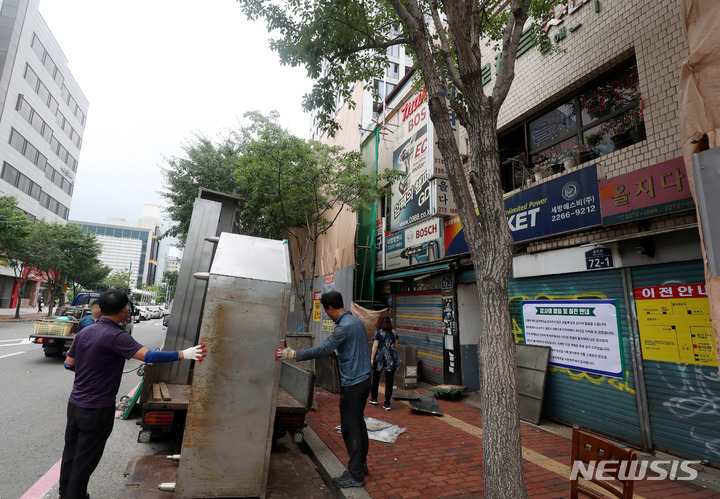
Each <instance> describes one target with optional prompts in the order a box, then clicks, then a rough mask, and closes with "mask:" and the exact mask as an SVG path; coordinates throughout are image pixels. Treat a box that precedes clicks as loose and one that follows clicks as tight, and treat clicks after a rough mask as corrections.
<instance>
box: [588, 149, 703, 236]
mask: <svg viewBox="0 0 720 499" xmlns="http://www.w3.org/2000/svg"><path fill="white" fill-rule="evenodd" d="M600 201H601V204H602V215H603V225H612V224H618V223H624V222H630V221H632V220H639V219H642V218H648V217H657V216H659V215H663V214H665V213H672V212H675V211H683V210H689V209H692V208H694V207H695V204H694V203H693V201H692V196H691V194H690V187H689V185H688V180H687V175H686V173H685V163H684V162H683V159H682V158H675V159H671V160H670V161H665V162H664V163H659V164H657V165H654V166H649V167H647V168H641V169H640V170H635V171H633V172H630V173H626V174H625V175H620V176H618V177H614V178H609V179H607V180H603V181H602V182H600Z"/></svg>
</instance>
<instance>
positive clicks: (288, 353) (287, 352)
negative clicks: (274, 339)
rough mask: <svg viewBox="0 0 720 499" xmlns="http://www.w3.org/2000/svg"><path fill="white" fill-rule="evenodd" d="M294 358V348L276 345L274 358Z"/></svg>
mask: <svg viewBox="0 0 720 499" xmlns="http://www.w3.org/2000/svg"><path fill="white" fill-rule="evenodd" d="M294 358H295V350H293V349H292V348H290V347H285V348H282V347H277V348H276V349H275V360H292V359H294Z"/></svg>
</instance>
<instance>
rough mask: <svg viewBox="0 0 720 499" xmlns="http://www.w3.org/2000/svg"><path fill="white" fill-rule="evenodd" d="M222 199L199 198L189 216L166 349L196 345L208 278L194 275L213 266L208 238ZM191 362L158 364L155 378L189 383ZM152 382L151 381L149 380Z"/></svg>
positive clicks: (213, 228)
mask: <svg viewBox="0 0 720 499" xmlns="http://www.w3.org/2000/svg"><path fill="white" fill-rule="evenodd" d="M221 207H222V206H221V205H220V203H217V202H215V201H208V200H205V199H200V198H196V199H195V203H194V205H193V215H192V218H191V219H190V227H189V229H188V237H187V243H186V244H185V248H184V250H183V263H182V265H181V266H180V273H179V275H178V282H177V286H176V291H175V298H174V299H173V304H172V310H171V313H170V323H169V324H168V328H167V332H166V333H165V343H164V345H163V350H165V351H173V350H184V349H186V348H189V347H191V346H193V345H194V341H195V339H196V338H197V334H198V329H199V327H200V314H201V312H202V305H203V299H204V296H205V289H206V288H207V281H202V280H198V279H195V277H194V274H195V273H196V272H207V271H208V270H210V262H211V261H212V255H213V252H214V250H215V247H214V245H213V244H211V243H209V242H207V241H205V238H206V237H210V236H214V235H216V234H215V231H216V230H217V224H218V220H219V219H220V211H221ZM189 371H190V363H189V362H171V363H167V364H159V365H157V366H156V367H155V368H154V369H153V372H154V374H155V375H156V376H157V378H156V380H158V381H165V382H168V383H176V384H180V383H188V374H189ZM146 384H149V383H146Z"/></svg>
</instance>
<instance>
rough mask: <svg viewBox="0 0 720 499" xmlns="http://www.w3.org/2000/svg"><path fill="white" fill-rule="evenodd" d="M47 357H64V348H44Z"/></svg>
mask: <svg viewBox="0 0 720 499" xmlns="http://www.w3.org/2000/svg"><path fill="white" fill-rule="evenodd" d="M43 352H44V353H45V357H62V347H55V348H43Z"/></svg>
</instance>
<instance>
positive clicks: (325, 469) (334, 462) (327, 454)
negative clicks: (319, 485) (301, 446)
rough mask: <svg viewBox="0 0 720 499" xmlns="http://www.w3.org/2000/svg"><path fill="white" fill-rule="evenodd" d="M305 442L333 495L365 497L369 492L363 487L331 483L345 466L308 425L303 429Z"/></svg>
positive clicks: (350, 498) (368, 496) (352, 498)
mask: <svg viewBox="0 0 720 499" xmlns="http://www.w3.org/2000/svg"><path fill="white" fill-rule="evenodd" d="M303 436H304V440H305V444H306V445H307V450H308V454H309V455H310V458H311V459H312V461H313V462H314V463H315V464H317V466H318V472H319V473H320V476H321V477H322V478H323V480H324V481H325V483H326V484H327V486H328V488H329V489H330V490H332V491H334V492H335V496H336V497H339V498H343V497H344V498H348V499H366V498H370V497H371V496H370V494H368V493H367V491H366V490H365V489H364V488H359V487H358V488H350V489H338V488H336V487H335V486H334V485H333V484H332V477H335V476H340V475H342V473H343V472H344V471H345V466H343V464H342V463H341V462H340V460H339V459H338V458H337V456H336V455H335V454H333V453H332V451H331V450H330V449H329V448H328V446H327V445H325V442H323V441H322V440H321V439H320V437H318V436H317V433H315V431H314V430H313V429H312V428H310V426H309V425H308V426H307V427H306V428H305V429H304V430H303Z"/></svg>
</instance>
